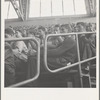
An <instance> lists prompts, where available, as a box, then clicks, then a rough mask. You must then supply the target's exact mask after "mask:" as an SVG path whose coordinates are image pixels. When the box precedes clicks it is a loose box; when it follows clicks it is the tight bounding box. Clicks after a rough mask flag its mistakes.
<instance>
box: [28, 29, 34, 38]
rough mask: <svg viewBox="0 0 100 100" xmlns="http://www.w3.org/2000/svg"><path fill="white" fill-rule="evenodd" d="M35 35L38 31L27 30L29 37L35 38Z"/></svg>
mask: <svg viewBox="0 0 100 100" xmlns="http://www.w3.org/2000/svg"><path fill="white" fill-rule="evenodd" d="M35 34H36V30H35V29H34V28H30V29H28V30H27V36H28V37H34V35H35Z"/></svg>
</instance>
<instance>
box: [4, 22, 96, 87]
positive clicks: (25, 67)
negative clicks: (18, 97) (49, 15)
mask: <svg viewBox="0 0 100 100" xmlns="http://www.w3.org/2000/svg"><path fill="white" fill-rule="evenodd" d="M95 31H96V24H95V23H84V22H78V23H72V24H62V25H60V24H56V25H47V26H32V27H26V28H25V27H11V26H10V27H9V28H6V29H5V38H10V39H11V38H22V37H33V38H35V39H37V41H39V42H40V56H41V58H42V59H41V61H40V63H41V70H42V69H43V66H45V65H44V62H43V55H44V40H45V37H46V35H48V34H60V33H73V32H76V33H77V32H94V33H92V34H80V35H78V37H79V39H78V40H79V48H80V57H81V60H84V59H87V58H90V57H93V56H95V55H96V34H95ZM47 48H48V50H47V55H48V59H47V61H48V66H49V67H50V69H52V70H53V69H57V68H61V67H64V66H67V65H70V64H73V63H75V62H76V61H77V42H76V36H75V35H71V34H70V35H66V36H57V37H50V38H49V39H48V42H47ZM36 55H37V45H36V44H35V42H33V41H16V42H15V41H12V42H5V86H10V85H12V84H14V83H18V82H21V81H23V80H26V79H29V78H32V77H33V76H34V75H35V71H36V60H37V59H36ZM33 66H34V67H33Z"/></svg>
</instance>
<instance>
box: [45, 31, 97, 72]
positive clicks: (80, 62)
mask: <svg viewBox="0 0 100 100" xmlns="http://www.w3.org/2000/svg"><path fill="white" fill-rule="evenodd" d="M92 33H96V32H77V33H61V34H49V35H47V36H46V39H45V45H44V64H45V68H46V70H48V71H49V72H51V73H57V72H59V71H62V70H65V69H67V68H71V67H74V66H75V65H79V64H82V63H84V62H87V61H90V60H93V59H96V57H92V58H89V59H86V60H83V61H80V60H79V58H78V62H77V63H74V64H71V65H68V66H65V67H61V68H58V69H55V70H51V69H50V68H49V67H48V64H47V39H48V38H49V37H51V36H53V37H56V36H66V35H77V34H92ZM78 47H79V44H78V43H77V49H78V51H79V48H78ZM79 56H80V54H79V52H78V57H79Z"/></svg>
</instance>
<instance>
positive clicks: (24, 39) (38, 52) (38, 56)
mask: <svg viewBox="0 0 100 100" xmlns="http://www.w3.org/2000/svg"><path fill="white" fill-rule="evenodd" d="M26 40H32V41H34V42H35V43H36V45H37V47H38V49H37V74H36V75H35V76H34V77H33V78H31V79H28V80H25V81H22V82H19V83H16V84H13V85H11V86H9V87H17V86H21V85H24V84H27V83H29V82H32V81H34V80H36V79H37V78H38V77H39V75H40V43H39V42H38V41H37V40H36V39H35V38H32V37H27V38H14V39H6V40H5V42H10V41H26Z"/></svg>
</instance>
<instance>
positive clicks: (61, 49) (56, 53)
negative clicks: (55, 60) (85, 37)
mask: <svg viewBox="0 0 100 100" xmlns="http://www.w3.org/2000/svg"><path fill="white" fill-rule="evenodd" d="M75 44H76V42H75V41H73V39H71V38H69V37H68V38H67V39H66V40H65V41H64V42H63V43H62V45H61V46H59V47H57V48H55V49H51V50H47V54H48V56H60V55H62V54H63V53H64V52H65V51H68V50H70V49H71V48H72V47H73V45H75ZM43 52H44V48H41V54H43Z"/></svg>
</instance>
